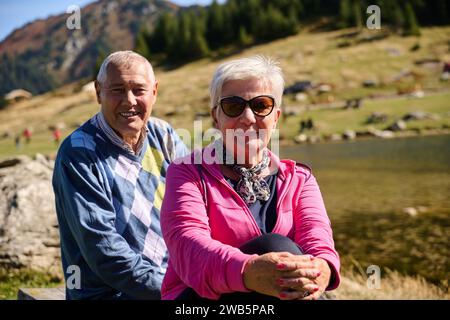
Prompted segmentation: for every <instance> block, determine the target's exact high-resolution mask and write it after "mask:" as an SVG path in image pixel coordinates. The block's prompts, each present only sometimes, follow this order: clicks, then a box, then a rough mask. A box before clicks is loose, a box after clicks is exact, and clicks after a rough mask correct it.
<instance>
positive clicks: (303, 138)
mask: <svg viewBox="0 0 450 320" xmlns="http://www.w3.org/2000/svg"><path fill="white" fill-rule="evenodd" d="M307 139H308V136H307V135H306V134H303V133H301V134H299V135H298V136H296V137H294V141H295V142H296V143H303V142H306V140H307Z"/></svg>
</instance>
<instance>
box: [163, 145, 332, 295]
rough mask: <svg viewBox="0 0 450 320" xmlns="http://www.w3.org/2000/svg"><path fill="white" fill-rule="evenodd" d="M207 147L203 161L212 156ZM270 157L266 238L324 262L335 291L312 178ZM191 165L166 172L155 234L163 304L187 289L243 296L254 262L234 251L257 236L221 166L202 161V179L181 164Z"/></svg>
mask: <svg viewBox="0 0 450 320" xmlns="http://www.w3.org/2000/svg"><path fill="white" fill-rule="evenodd" d="M208 148H211V146H210V147H206V148H205V149H203V152H204V154H205V153H206V152H209V153H208V154H211V150H208ZM197 152H198V151H197ZM270 157H271V161H272V164H275V165H277V166H278V170H279V171H278V177H277V221H276V224H275V227H274V229H273V230H272V233H278V234H281V235H284V236H287V237H289V238H290V239H292V240H293V241H295V243H297V244H298V246H299V248H300V249H301V250H302V252H304V253H305V254H311V255H313V256H316V257H320V258H323V259H325V260H326V261H327V262H328V263H329V265H330V268H331V269H332V280H331V281H330V285H329V287H328V288H327V290H332V289H335V288H336V287H337V286H338V285H339V281H340V277H339V268H340V262H339V255H338V253H337V252H336V250H335V248H334V241H333V236H332V230H331V227H330V221H329V219H328V216H327V213H326V209H325V205H324V203H323V200H322V195H321V193H320V190H319V186H318V185H317V182H316V179H315V178H314V176H313V175H312V174H311V172H310V171H309V170H308V169H306V168H304V167H302V166H297V165H296V163H295V162H294V161H291V160H281V161H280V160H279V159H278V157H276V156H275V155H274V154H273V153H270ZM193 159H194V153H192V154H191V155H190V156H187V157H186V158H183V159H182V161H183V162H182V163H181V164H175V163H172V164H171V165H170V166H169V169H168V172H167V177H166V193H165V197H164V201H163V204H162V208H161V229H162V233H163V236H164V240H165V242H166V245H167V248H168V250H169V255H170V258H169V264H168V269H167V272H166V275H165V277H164V280H163V284H162V289H161V291H162V292H161V294H162V299H166V300H172V299H175V298H176V297H177V296H178V295H179V294H180V293H181V292H182V291H183V290H184V289H186V288H187V287H191V288H193V289H194V290H195V291H196V292H197V293H198V294H199V295H200V296H202V297H205V298H208V299H218V298H219V297H220V295H221V294H223V293H230V292H236V291H241V292H248V289H246V288H245V286H244V283H243V279H242V273H243V268H244V266H245V263H246V262H247V261H248V260H249V259H250V258H251V257H252V255H248V254H244V253H242V252H241V251H240V250H239V249H238V247H239V246H240V245H242V244H243V243H245V242H247V241H248V240H250V239H253V238H255V237H258V236H260V235H261V231H260V229H259V228H258V225H257V223H256V221H255V219H254V218H253V216H252V214H251V212H250V210H249V209H248V207H247V206H246V204H245V202H244V201H243V200H242V199H241V197H240V196H239V195H238V194H237V193H236V192H235V191H234V189H233V188H232V187H231V186H230V185H229V184H228V183H227V181H226V180H225V178H224V176H223V175H222V173H221V171H220V167H219V165H218V164H206V163H205V162H203V163H202V164H201V171H202V179H201V178H200V174H199V166H200V165H195V164H186V161H187V163H193ZM177 163H179V162H177ZM205 191H206V192H205ZM205 193H206V194H205ZM204 199H205V200H204ZM205 202H206V203H205Z"/></svg>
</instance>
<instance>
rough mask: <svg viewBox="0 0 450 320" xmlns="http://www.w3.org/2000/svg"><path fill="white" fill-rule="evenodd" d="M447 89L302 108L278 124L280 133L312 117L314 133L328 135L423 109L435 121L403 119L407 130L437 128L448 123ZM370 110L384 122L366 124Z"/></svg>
mask: <svg viewBox="0 0 450 320" xmlns="http://www.w3.org/2000/svg"><path fill="white" fill-rule="evenodd" d="M449 101H450V92H444V93H439V94H435V95H430V96H425V97H424V98H421V99H412V98H404V97H399V98H394V99H387V100H369V99H366V100H363V104H362V107H361V108H360V109H349V110H344V109H321V110H309V111H304V112H303V113H301V114H300V115H298V116H293V117H289V118H288V119H287V120H286V121H285V122H283V121H281V122H280V123H279V128H280V133H281V134H282V135H284V136H285V137H287V138H293V137H294V136H295V135H297V134H298V130H299V127H300V126H299V123H300V120H305V119H308V118H312V119H313V121H314V123H315V125H316V126H317V128H318V129H317V130H315V132H313V133H315V134H319V135H329V134H332V133H343V132H344V131H345V130H354V131H364V130H367V129H368V128H369V127H373V128H376V129H379V130H381V129H385V128H386V127H387V126H388V125H390V124H392V123H394V122H395V121H396V120H399V119H401V118H402V117H403V116H404V115H405V114H407V113H408V112H413V111H424V112H428V113H432V114H435V115H438V116H439V117H440V118H439V119H438V120H429V119H427V120H420V121H410V122H407V128H408V129H410V130H416V129H419V130H425V129H441V128H443V127H445V126H450V113H449V112H450V103H449ZM373 112H381V113H385V114H386V115H387V116H388V118H387V121H386V122H385V123H380V124H370V125H369V124H366V120H367V118H368V117H369V116H370V115H371V114H372V113H373Z"/></svg>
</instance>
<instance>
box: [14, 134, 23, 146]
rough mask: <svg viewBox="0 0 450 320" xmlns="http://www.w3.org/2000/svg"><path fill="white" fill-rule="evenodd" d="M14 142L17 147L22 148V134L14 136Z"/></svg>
mask: <svg viewBox="0 0 450 320" xmlns="http://www.w3.org/2000/svg"><path fill="white" fill-rule="evenodd" d="M14 143H15V145H16V149H17V150H20V149H21V148H22V142H21V141H20V134H18V135H16V137H15V138H14Z"/></svg>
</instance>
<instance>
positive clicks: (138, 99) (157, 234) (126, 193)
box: [53, 51, 188, 299]
mask: <svg viewBox="0 0 450 320" xmlns="http://www.w3.org/2000/svg"><path fill="white" fill-rule="evenodd" d="M95 87H96V91H97V100H98V102H99V104H101V111H100V112H99V113H97V114H96V115H95V116H94V117H92V118H91V119H89V120H88V121H87V122H86V123H84V124H83V125H82V126H81V127H80V128H78V129H77V130H75V131H74V132H73V133H72V134H71V135H70V136H69V137H68V138H67V139H65V141H64V142H63V143H62V145H61V148H60V149H59V152H58V156H57V159H56V163H55V170H54V175H53V189H54V192H55V196H56V211H57V215H58V221H59V228H60V234H61V253H62V264H63V271H64V274H65V278H66V284H67V285H66V297H67V299H159V298H160V287H161V283H162V279H163V276H164V274H165V271H166V266H167V260H168V255H167V249H166V245H165V243H164V241H163V238H162V237H161V227H160V217H159V212H160V208H161V203H162V199H163V196H164V190H165V177H166V170H167V167H168V165H169V163H170V162H171V161H172V160H174V159H175V158H178V157H180V156H183V155H185V154H187V152H188V150H187V149H186V146H185V145H184V144H183V143H182V141H181V140H180V138H179V136H178V135H177V134H176V133H175V132H174V131H173V129H172V128H171V127H170V126H169V125H168V124H167V123H166V122H164V121H162V120H159V119H156V118H150V114H151V111H152V107H153V105H154V103H155V101H156V95H157V89H158V82H157V81H156V79H155V76H154V74H153V69H152V66H151V65H150V63H149V62H148V61H147V60H146V59H145V58H144V57H142V56H140V55H139V54H137V53H134V52H132V51H119V52H115V53H112V54H111V55H109V56H108V57H107V58H106V59H105V61H104V62H103V64H102V66H101V67H100V71H99V73H98V75H97V81H96V84H95Z"/></svg>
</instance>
